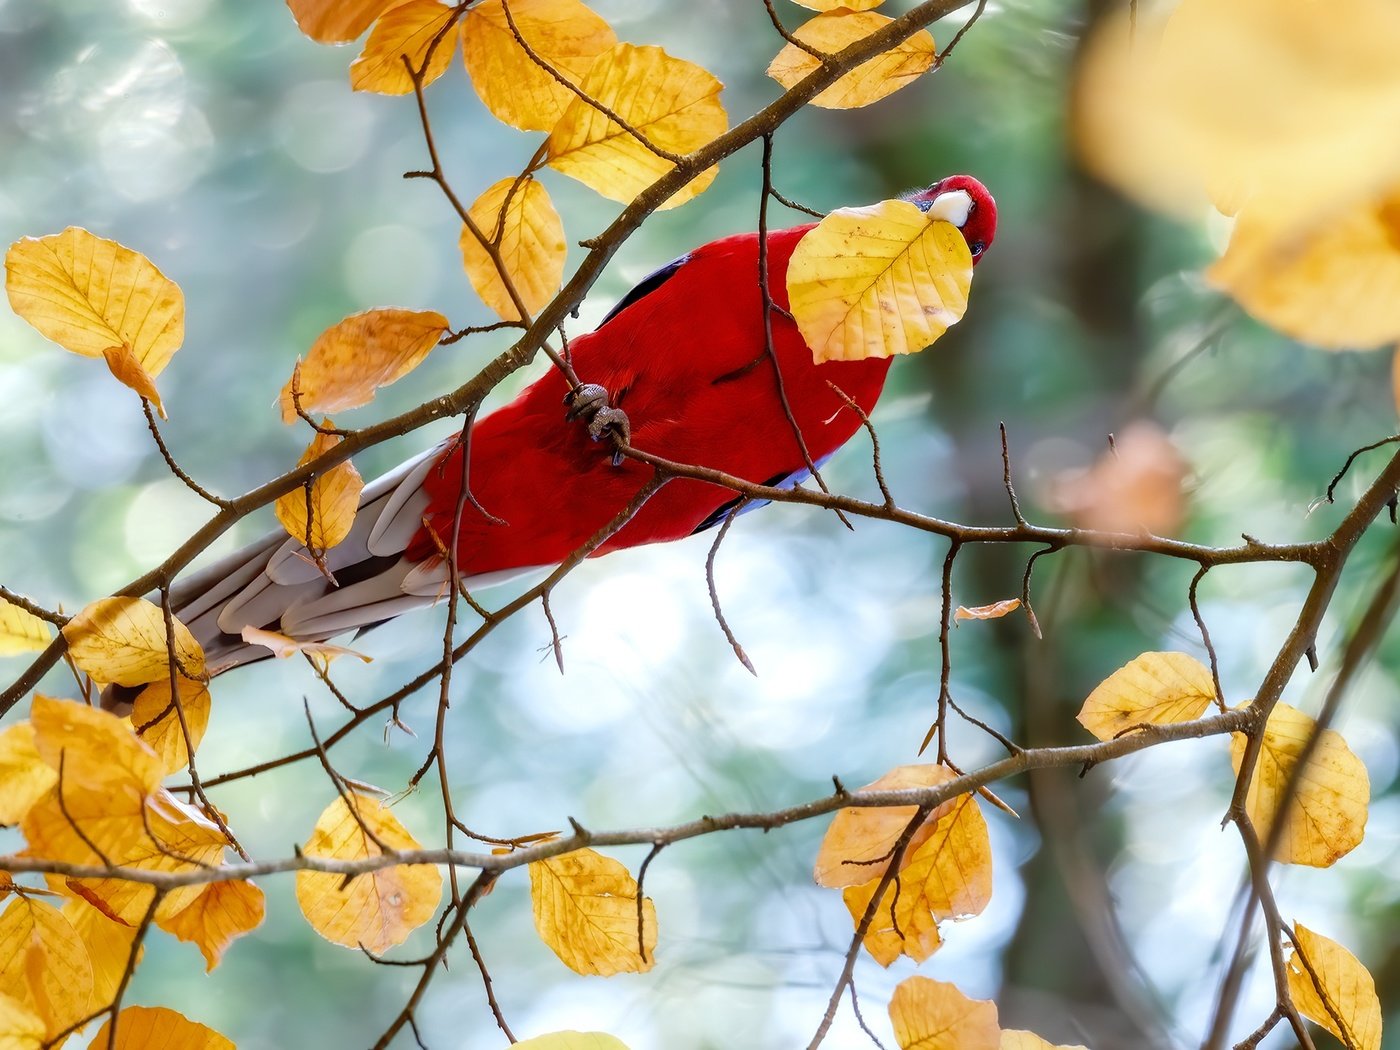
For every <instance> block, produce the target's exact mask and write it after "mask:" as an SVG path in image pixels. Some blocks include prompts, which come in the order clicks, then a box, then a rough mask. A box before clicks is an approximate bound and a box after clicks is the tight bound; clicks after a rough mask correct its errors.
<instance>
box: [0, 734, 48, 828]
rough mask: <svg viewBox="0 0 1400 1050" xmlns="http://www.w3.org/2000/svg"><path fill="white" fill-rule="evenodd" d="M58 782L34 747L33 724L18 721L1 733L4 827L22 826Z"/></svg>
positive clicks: (0, 804) (0, 783)
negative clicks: (25, 817) (38, 803)
mask: <svg viewBox="0 0 1400 1050" xmlns="http://www.w3.org/2000/svg"><path fill="white" fill-rule="evenodd" d="M57 781H58V774H57V773H56V772H55V771H54V768H53V766H51V765H49V764H48V763H47V762H45V761H44V759H43V758H42V757H41V756H40V754H39V749H38V748H37V747H35V745H34V727H33V726H32V725H30V724H29V723H28V722H16V723H15V724H14V725H12V726H7V727H6V728H5V729H3V730H0V824H18V823H19V822H20V821H21V820H22V819H24V815H25V814H26V813H28V812H29V807H30V806H32V805H34V803H35V802H37V801H39V799H41V798H43V797H44V796H45V795H46V794H48V792H49V789H50V788H51V787H53V786H54V784H55V783H57Z"/></svg>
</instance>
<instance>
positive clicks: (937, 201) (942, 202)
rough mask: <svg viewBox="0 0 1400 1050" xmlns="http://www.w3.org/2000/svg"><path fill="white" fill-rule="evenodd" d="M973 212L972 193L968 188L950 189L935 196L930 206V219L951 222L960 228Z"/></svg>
mask: <svg viewBox="0 0 1400 1050" xmlns="http://www.w3.org/2000/svg"><path fill="white" fill-rule="evenodd" d="M971 213H972V194H970V193H968V192H967V190H949V191H948V192H947V193H940V194H939V195H938V196H937V197H935V198H933V203H932V204H930V205H929V208H928V217H929V218H930V219H942V220H943V221H944V222H951V223H952V224H953V225H954V226H956V227H958V228H959V229H962V227H963V226H964V225H965V224H966V223H967V217H968V215H970V214H971Z"/></svg>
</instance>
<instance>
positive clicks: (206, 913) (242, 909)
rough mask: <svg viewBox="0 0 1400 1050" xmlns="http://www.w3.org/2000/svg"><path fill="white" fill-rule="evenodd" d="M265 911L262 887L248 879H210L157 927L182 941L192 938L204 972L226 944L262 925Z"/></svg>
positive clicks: (214, 963)
mask: <svg viewBox="0 0 1400 1050" xmlns="http://www.w3.org/2000/svg"><path fill="white" fill-rule="evenodd" d="M266 914H267V902H266V900H265V898H264V896H263V891H262V890H261V889H259V888H258V887H257V886H255V885H254V884H253V883H251V882H211V883H208V884H207V885H205V886H204V887H203V888H202V892H201V893H200V894H199V896H198V897H196V898H195V899H194V900H192V901H191V902H190V903H189V904H187V905H185V906H184V907H183V908H181V909H180V910H179V911H177V912H176V913H175V914H174V915H166V916H164V917H162V918H161V919H160V928H161V929H162V930H164V931H165V932H166V933H173V934H174V935H175V936H176V937H178V938H180V940H182V941H193V942H194V944H195V945H196V946H197V947H198V948H199V950H200V951H201V952H202V953H203V954H204V962H205V972H206V973H207V972H208V971H209V970H212V969H213V968H214V967H216V966H218V965H219V960H220V959H222V958H223V956H224V952H225V951H227V950H228V946H229V945H230V944H232V943H233V942H234V941H235V940H237V939H238V938H239V937H242V936H243V935H244V934H245V933H250V932H251V931H253V930H256V929H257V928H258V927H259V926H261V925H262V922H263V917H264V916H265V915H266Z"/></svg>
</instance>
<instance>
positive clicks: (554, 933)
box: [530, 849, 656, 977]
mask: <svg viewBox="0 0 1400 1050" xmlns="http://www.w3.org/2000/svg"><path fill="white" fill-rule="evenodd" d="M530 900H531V902H532V903H533V905H534V912H535V929H536V931H537V932H538V933H539V935H540V939H541V940H543V941H544V943H545V944H547V945H549V947H550V948H551V949H553V951H554V954H555V955H557V956H559V958H560V960H561V961H562V962H563V963H564V965H565V966H567V967H569V969H571V970H573V971H575V972H576V973H582V974H596V975H599V976H602V977H611V976H612V975H613V974H617V973H645V972H646V971H647V970H650V969H651V968H652V966H653V965H655V963H656V956H655V948H656V908H655V907H654V906H653V904H652V902H651V899H650V898H646V899H644V900H643V901H642V913H643V925H642V931H643V932H642V950H641V951H640V952H639V951H638V945H637V882H636V880H635V879H633V878H632V875H631V873H630V872H628V870H627V869H626V868H625V867H624V866H623V865H622V864H620V863H619V862H618V861H615V860H613V859H612V858H611V857H605V856H603V855H602V854H601V853H598V852H596V851H594V850H591V849H579V850H574V851H572V852H570V853H563V854H560V855H559V856H557V857H549V858H547V859H545V860H538V861H535V862H534V863H532V864H531V865H530Z"/></svg>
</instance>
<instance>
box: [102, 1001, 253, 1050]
mask: <svg viewBox="0 0 1400 1050" xmlns="http://www.w3.org/2000/svg"><path fill="white" fill-rule="evenodd" d="M111 1028H112V1021H111V1018H108V1019H107V1020H106V1021H105V1022H104V1023H103V1025H102V1027H101V1028H100V1029H98V1031H97V1036H96V1038H94V1039H93V1041H92V1042H91V1043H89V1044H88V1050H109V1048H110V1050H154V1048H156V1047H159V1050H235V1047H234V1045H233V1043H232V1041H231V1040H228V1039H225V1038H224V1037H223V1036H221V1035H220V1034H219V1033H218V1032H216V1031H214V1029H212V1028H207V1027H205V1026H204V1025H202V1024H198V1023H196V1022H195V1021H191V1020H190V1019H189V1018H187V1017H185V1016H184V1015H183V1014H178V1013H176V1012H175V1011H174V1010H167V1009H166V1008H165V1007H163V1006H128V1007H126V1008H125V1009H123V1010H122V1012H121V1013H119V1014H118V1015H117V1037H116V1040H115V1042H113V1041H111V1040H112V1035H111Z"/></svg>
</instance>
